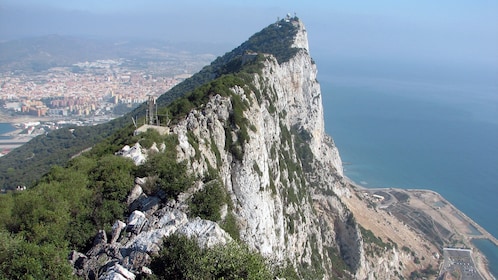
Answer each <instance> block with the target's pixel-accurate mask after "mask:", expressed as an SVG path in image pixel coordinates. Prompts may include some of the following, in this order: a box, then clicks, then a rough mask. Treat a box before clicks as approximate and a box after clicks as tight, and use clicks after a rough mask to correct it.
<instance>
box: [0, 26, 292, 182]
mask: <svg viewBox="0 0 498 280" xmlns="http://www.w3.org/2000/svg"><path fill="white" fill-rule="evenodd" d="M292 20H297V19H292ZM296 32H297V29H296V28H295V27H294V25H293V23H292V21H289V22H288V21H285V20H281V21H279V22H278V23H275V24H271V25H269V26H268V27H266V28H264V29H263V30H261V31H260V32H258V33H256V34H254V35H253V36H252V37H250V38H249V40H247V41H246V42H245V43H243V44H242V45H241V46H239V47H237V48H236V49H234V50H232V51H231V52H228V53H226V54H225V55H223V56H221V57H218V58H217V59H216V60H215V61H213V62H212V63H211V64H210V65H209V66H206V67H204V68H203V69H202V70H201V71H199V72H198V73H197V74H195V75H193V76H192V77H190V78H189V79H187V80H185V81H184V82H182V83H180V84H179V85H177V86H175V87H174V88H172V89H171V90H170V91H168V92H167V93H165V94H163V95H162V96H161V97H159V98H158V100H157V103H158V107H159V108H161V107H165V106H167V105H168V104H170V103H171V102H173V101H174V100H176V99H178V98H179V97H182V96H185V94H186V93H188V92H192V91H194V90H195V89H196V88H198V87H200V86H201V85H204V84H206V83H209V82H211V81H213V80H215V79H217V78H219V77H221V76H222V75H225V74H230V73H234V72H238V71H240V70H241V68H242V66H244V67H245V69H246V71H247V65H244V63H242V62H243V60H242V59H241V58H242V57H243V56H244V55H246V54H247V53H269V54H273V55H274V56H275V57H276V58H277V60H278V61H279V62H281V63H282V62H285V61H287V60H288V59H290V58H291V57H292V56H293V55H294V54H295V53H296V52H297V51H298V49H296V48H291V45H292V42H293V38H294V36H295V35H296ZM255 66H256V67H255V68H257V65H255ZM249 72H250V71H249ZM193 95H194V96H195V94H193ZM177 105H179V106H182V104H177ZM183 105H184V104H183ZM186 108H187V107H179V108H178V109H179V110H181V111H184V109H186ZM145 112H146V105H145V104H143V105H141V106H139V107H138V108H136V109H135V110H133V111H132V112H131V113H129V114H127V115H125V116H123V117H121V118H118V119H115V120H113V121H111V122H109V123H106V124H101V125H97V126H92V127H73V129H75V130H74V132H73V133H70V132H69V130H66V129H63V130H60V131H54V132H51V133H49V134H47V135H43V136H39V137H37V138H35V139H33V140H32V141H30V142H29V143H27V144H25V145H23V146H22V148H20V149H16V150H14V151H12V152H10V153H9V154H8V155H6V156H4V157H2V158H0V185H1V186H2V188H6V189H13V188H15V187H16V186H17V185H25V186H27V187H31V186H33V185H34V184H35V183H36V182H37V181H38V180H39V179H40V178H41V176H42V175H43V174H45V173H47V172H48V171H49V170H50V168H51V166H53V165H62V166H64V165H65V164H66V163H67V162H68V161H69V159H70V158H71V157H72V156H74V155H75V154H77V153H79V152H80V151H83V150H85V149H87V148H89V147H92V146H94V145H96V144H97V143H99V142H101V141H102V140H103V139H105V138H107V137H109V136H111V135H113V134H114V133H118V132H119V130H121V129H123V128H124V127H127V126H129V125H131V116H133V117H138V118H140V117H143V116H145Z"/></svg>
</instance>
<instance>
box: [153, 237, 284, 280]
mask: <svg viewBox="0 0 498 280" xmlns="http://www.w3.org/2000/svg"><path fill="white" fill-rule="evenodd" d="M150 268H151V269H152V271H153V272H154V274H155V275H156V276H157V278H158V279H226V280H229V279H264V280H267V279H273V278H274V276H273V275H272V272H271V271H270V270H269V269H268V267H267V264H266V261H265V259H264V258H263V257H262V256H261V255H260V254H258V253H256V252H253V251H251V250H250V249H249V248H248V247H247V246H245V245H240V244H238V243H235V242H229V243H228V244H226V245H219V246H214V247H212V248H205V249H203V248H200V247H199V246H198V245H197V242H196V241H195V240H193V239H189V238H187V237H185V236H178V235H171V236H169V237H167V238H165V240H164V244H163V249H162V250H161V251H160V252H159V255H158V256H156V257H155V258H154V259H153V260H152V263H151V266H150Z"/></svg>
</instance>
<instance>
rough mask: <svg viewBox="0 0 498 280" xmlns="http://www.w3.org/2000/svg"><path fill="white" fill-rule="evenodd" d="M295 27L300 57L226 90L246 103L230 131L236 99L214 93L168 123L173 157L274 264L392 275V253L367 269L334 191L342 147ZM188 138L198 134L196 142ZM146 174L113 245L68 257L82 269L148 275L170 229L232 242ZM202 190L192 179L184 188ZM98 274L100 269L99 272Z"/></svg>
mask: <svg viewBox="0 0 498 280" xmlns="http://www.w3.org/2000/svg"><path fill="white" fill-rule="evenodd" d="M293 24H295V26H296V28H297V30H298V32H297V35H296V37H295V42H294V44H293V47H296V48H299V50H298V52H297V54H296V55H295V56H294V57H292V58H291V59H290V60H288V61H287V62H284V63H281V64H279V63H278V62H277V60H276V59H275V58H274V57H273V56H271V55H265V58H264V60H263V61H262V63H263V67H262V69H261V71H259V72H258V73H255V74H252V84H251V86H248V87H244V88H242V87H239V86H236V87H233V88H232V89H231V91H232V93H233V94H234V95H237V96H238V97H240V100H242V102H244V103H245V104H249V105H248V106H247V107H246V108H244V110H243V117H244V118H245V119H246V121H245V123H243V124H241V123H240V124H236V125H232V126H231V127H229V128H230V129H228V128H227V123H229V122H230V121H231V119H230V118H231V115H232V114H233V112H234V106H236V104H234V103H233V102H232V99H231V98H230V97H227V96H226V95H221V94H214V95H213V96H212V97H211V98H210V99H209V101H208V102H207V103H206V104H204V105H203V106H202V108H198V109H194V110H192V111H191V112H190V113H189V114H188V115H187V116H186V117H185V119H184V120H182V121H180V122H179V123H178V124H176V125H175V126H173V127H171V128H169V129H167V131H168V133H173V134H176V135H178V141H179V145H178V146H177V151H178V160H186V161H187V162H188V163H189V165H188V166H189V168H190V172H191V173H192V174H195V175H196V176H197V177H200V178H202V177H203V176H206V174H208V173H209V168H210V167H211V168H212V167H214V168H215V170H216V171H217V172H218V174H217V175H219V177H220V178H221V182H222V183H223V186H224V187H225V188H226V190H227V193H228V195H229V197H230V200H231V205H233V207H231V208H230V209H227V207H226V206H225V208H224V209H225V210H224V215H223V216H226V215H227V212H229V214H231V215H233V217H235V219H236V223H237V225H238V228H239V231H240V238H241V240H242V241H243V242H245V243H247V244H248V245H249V247H251V248H253V249H256V250H258V251H259V252H260V253H261V254H263V255H264V256H266V257H268V258H270V259H271V260H272V261H273V262H274V263H280V264H285V263H286V262H287V261H290V262H291V265H293V266H294V267H295V268H296V270H297V271H298V273H299V274H300V275H308V277H312V278H314V279H322V278H323V279H329V278H333V277H334V275H333V274H332V273H333V271H334V270H335V268H336V266H337V265H338V264H337V263H336V262H337V257H339V258H342V259H343V262H344V263H345V265H346V266H347V267H348V270H349V271H350V272H343V273H345V274H346V275H347V274H349V276H351V277H354V278H357V279H366V278H371V277H372V276H375V275H377V276H378V275H382V276H385V277H386V278H391V277H393V276H394V271H395V269H392V268H393V267H396V266H397V263H396V262H394V261H392V260H393V256H395V255H396V252H395V251H393V252H392V251H389V252H386V253H385V256H384V257H383V259H386V260H390V261H386V262H383V266H373V265H371V262H369V261H368V260H367V258H366V256H365V253H364V249H363V240H362V237H361V232H360V230H359V229H358V226H357V224H356V223H355V221H354V219H353V218H352V214H351V213H350V211H349V210H348V209H347V208H346V207H345V206H344V204H343V203H342V202H341V197H345V196H350V195H351V194H350V193H349V190H348V189H347V188H345V187H343V186H344V182H343V181H342V180H343V169H342V162H341V159H340V156H339V152H338V150H337V148H336V147H335V145H334V142H333V140H332V138H330V137H329V136H327V135H326V133H325V131H324V120H323V107H322V97H321V92H320V86H319V84H318V82H317V79H316V77H317V69H316V65H315V64H314V62H313V60H312V59H311V57H310V55H309V47H308V41H307V35H306V29H305V28H304V25H303V24H302V23H301V22H300V21H294V22H293ZM241 130H244V132H246V133H247V139H246V140H245V141H244V142H243V143H239V142H240V141H239V142H237V141H238V139H237V138H238V137H239V135H240V134H238V132H240V131H241ZM187 135H188V136H187ZM189 137H194V138H195V139H194V140H195V141H196V142H197V143H198V145H197V146H196V147H193V146H192V145H191V143H189ZM230 141H231V142H230ZM233 145H239V147H238V148H239V151H241V153H239V154H234V153H233V150H231V149H230V148H227V147H230V146H233ZM152 150H153V152H156V153H157V152H164V147H163V146H162V145H160V147H159V148H157V145H154V146H153V149H152ZM119 154H120V155H122V156H126V157H131V158H132V159H133V160H134V161H135V163H136V164H142V163H143V160H146V155H147V151H145V150H144V149H142V148H141V147H139V145H138V144H137V145H135V146H133V147H132V148H130V147H125V148H124V149H123V150H122V151H121V152H120V153H119ZM145 180H146V179H144V178H137V180H136V184H137V185H136V186H135V188H134V189H133V190H132V191H131V193H130V195H129V197H128V201H127V202H128V205H129V207H130V212H131V215H130V216H129V217H128V219H127V223H126V225H125V226H123V224H121V223H122V222H116V224H115V228H116V231H115V232H114V231H113V235H112V237H111V239H110V242H107V239H104V238H100V239H99V242H96V244H95V246H94V248H92V250H90V252H88V253H87V254H86V255H84V256H82V255H79V254H73V258H72V260H73V261H72V262H73V263H74V266H75V268H77V269H76V271H77V273H78V274H79V275H90V274H92V273H93V274H92V275H96V276H98V277H124V278H123V279H133V278H130V277H132V276H131V274H129V273H132V274H139V273H142V272H143V271H149V270H148V268H147V265H148V264H149V262H150V258H151V256H152V255H154V254H155V253H157V252H158V251H159V250H160V248H161V246H162V240H163V238H164V237H167V236H169V235H171V234H173V233H176V234H183V235H186V236H188V237H195V238H196V239H197V240H198V242H199V244H200V245H201V246H208V247H209V246H213V245H216V244H225V243H226V242H227V241H229V240H230V239H231V238H230V236H229V235H228V234H227V233H226V232H225V231H223V229H221V228H220V226H219V225H218V224H217V223H215V222H212V221H207V220H202V219H199V218H194V219H189V218H187V214H186V212H185V211H187V210H188V207H187V206H186V203H185V200H186V199H187V197H188V195H189V194H181V195H180V196H179V198H178V201H175V202H170V203H167V204H165V203H164V202H163V201H162V200H161V199H160V198H158V197H154V196H147V195H146V194H145V193H143V191H142V190H141V188H140V186H141V185H142V186H143V185H144V184H145ZM199 184H200V185H199ZM201 187H202V182H198V184H196V185H195V186H192V188H191V189H190V190H189V191H188V193H192V192H195V191H196V190H198V189H200V188H201ZM125 228H126V231H124V229H125ZM76 263H78V265H76ZM82 263H84V264H83V265H82ZM97 263H99V264H100V268H98V265H97ZM102 263H104V264H106V266H105V267H104V268H106V269H102ZM386 268H387V269H386ZM389 269H391V271H393V272H391V274H390V272H389ZM99 271H104V272H105V273H104V274H102V275H98V272H99ZM386 271H387V272H386ZM128 272H129V273H128ZM127 277H128V278H127ZM106 279H107V278H106ZM109 279H121V278H109Z"/></svg>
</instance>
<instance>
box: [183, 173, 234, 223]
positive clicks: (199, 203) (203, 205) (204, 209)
mask: <svg viewBox="0 0 498 280" xmlns="http://www.w3.org/2000/svg"><path fill="white" fill-rule="evenodd" d="M225 203H226V192H225V189H224V188H223V186H222V185H221V183H220V181H218V180H213V181H211V182H209V183H207V184H206V185H205V186H204V188H203V189H202V190H200V191H198V192H196V193H195V194H194V195H193V196H192V198H191V200H190V202H189V209H190V216H192V217H196V216H198V217H200V218H202V219H206V220H211V221H214V222H217V221H219V220H220V219H221V213H220V208H221V206H222V205H223V204H225Z"/></svg>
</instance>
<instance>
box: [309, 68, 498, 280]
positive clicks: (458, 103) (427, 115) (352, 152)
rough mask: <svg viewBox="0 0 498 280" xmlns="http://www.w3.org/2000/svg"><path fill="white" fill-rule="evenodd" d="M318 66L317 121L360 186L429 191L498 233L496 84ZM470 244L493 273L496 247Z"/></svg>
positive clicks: (497, 264) (495, 271) (497, 272)
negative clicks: (347, 72) (322, 122)
mask: <svg viewBox="0 0 498 280" xmlns="http://www.w3.org/2000/svg"><path fill="white" fill-rule="evenodd" d="M330 69H333V67H332V66H331V67H329V68H328V67H327V65H325V67H320V66H319V76H318V79H319V82H320V85H321V89H322V96H323V104H324V117H325V127H326V131H327V133H328V134H330V135H331V136H332V137H333V138H334V141H335V143H336V145H337V146H338V148H339V152H340V155H341V158H342V160H343V162H344V169H345V175H346V176H348V177H349V178H350V179H352V180H353V181H355V182H356V183H358V184H360V185H362V186H364V187H372V188H373V187H396V188H405V189H406V188H416V189H430V190H434V191H436V192H438V193H440V194H441V195H443V196H444V197H445V198H446V199H447V200H448V201H450V202H451V203H452V204H453V205H455V206H456V207H457V208H458V209H460V210H461V211H462V212H464V213H465V214H466V215H467V216H469V217H470V218H472V219H473V220H474V221H476V222H477V223H479V224H480V225H481V226H482V227H484V228H485V229H486V230H487V231H489V232H490V233H491V234H492V235H494V236H495V237H498V86H497V85H496V84H493V83H492V82H491V83H487V84H486V83H470V82H468V81H465V82H462V81H452V80H451V79H445V80H442V81H435V80H431V79H426V80H424V79H410V78H409V77H396V78H394V79H393V78H392V76H391V77H390V78H385V77H381V76H379V75H377V76H374V77H370V76H365V75H362V76H354V75H349V76H344V75H343V76H341V75H340V74H338V73H337V72H336V73H334V71H333V70H330ZM474 244H476V246H477V247H478V248H480V249H481V251H482V252H483V253H484V254H485V255H486V257H487V258H488V260H489V261H490V269H491V271H492V273H493V274H494V275H495V277H496V275H498V258H497V255H498V247H497V246H495V245H494V244H493V243H491V242H486V241H477V242H475V243H474Z"/></svg>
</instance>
